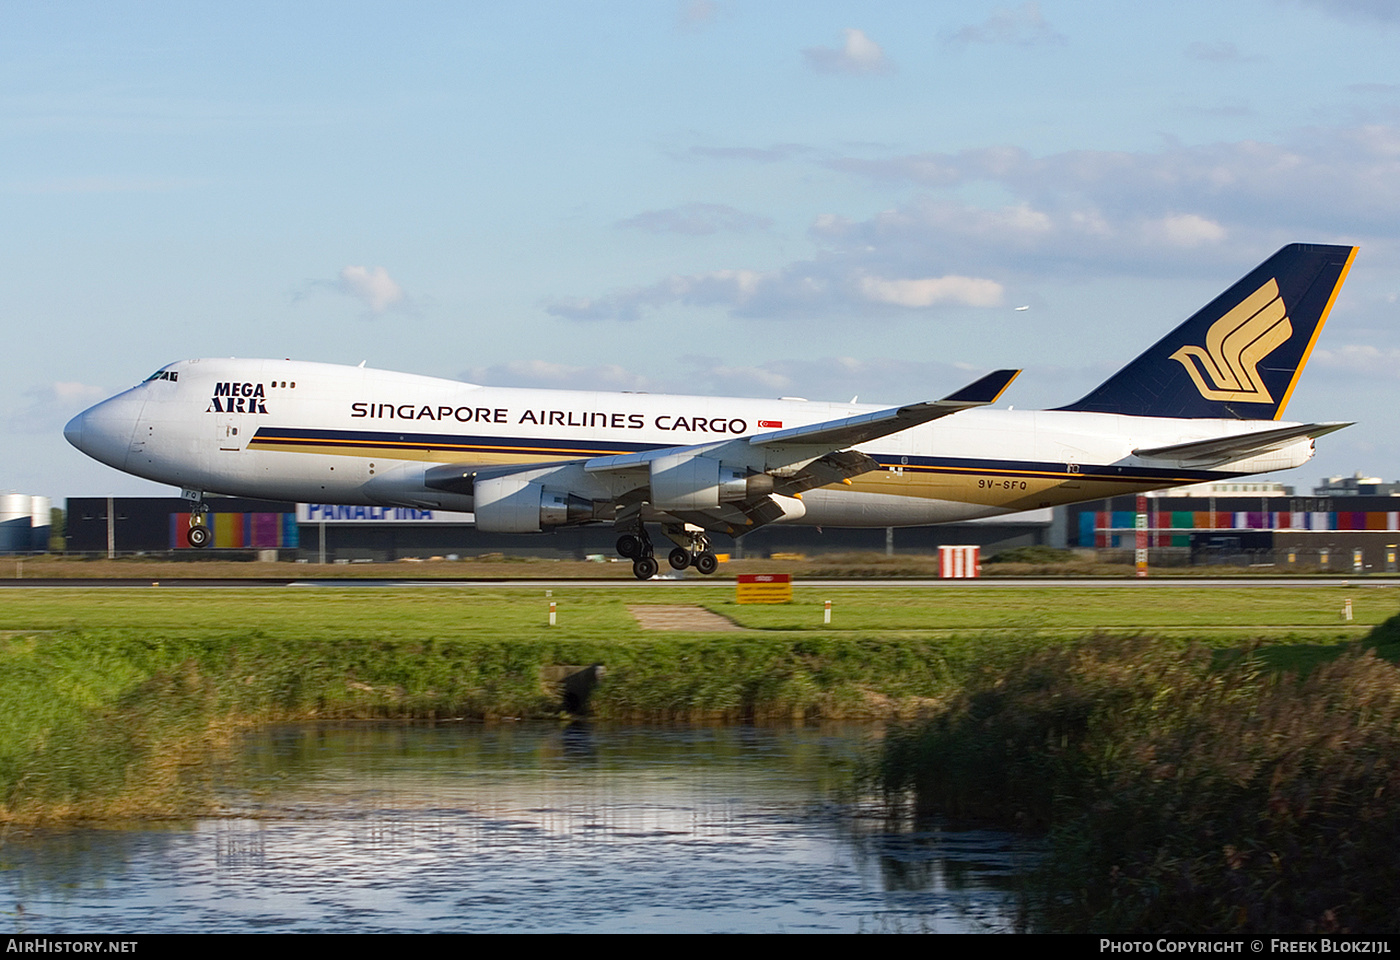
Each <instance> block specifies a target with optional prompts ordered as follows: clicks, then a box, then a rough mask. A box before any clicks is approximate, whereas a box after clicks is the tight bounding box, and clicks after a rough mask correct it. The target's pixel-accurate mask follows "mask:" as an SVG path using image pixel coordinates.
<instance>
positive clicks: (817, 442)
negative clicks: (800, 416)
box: [584, 370, 1021, 489]
mask: <svg viewBox="0 0 1400 960" xmlns="http://www.w3.org/2000/svg"><path fill="white" fill-rule="evenodd" d="M1020 372H1021V371H1020V370H997V371H994V372H992V373H989V374H987V375H986V376H985V377H982V378H981V379H979V380H977V381H975V382H973V383H970V384H968V385H967V386H965V387H963V388H962V389H961V390H957V391H955V392H953V393H950V394H949V395H948V396H946V397H944V398H943V399H942V400H931V401H926V402H924V403H913V404H909V405H907V406H903V407H890V408H888V409H886V410H877V411H875V412H874V413H866V414H861V415H860V416H856V417H844V418H842V419H840V420H826V421H824V422H822V423H813V424H809V425H807V426H805V427H792V428H790V429H787V430H773V431H770V432H768V433H756V434H754V435H752V436H750V437H745V438H743V439H740V440H729V441H722V442H720V443H707V444H699V445H697V446H694V447H665V448H663V449H660V450H645V451H642V452H640V453H627V454H620V455H617V456H611V457H594V458H593V459H591V460H589V461H588V462H587V463H585V464H584V469H585V470H587V471H588V472H589V473H598V472H603V471H613V470H630V469H638V468H642V467H647V466H648V465H649V464H650V463H652V461H654V460H660V459H663V458H668V457H673V456H675V455H676V454H678V453H683V452H693V453H695V454H696V455H704V454H707V453H717V452H718V451H719V448H720V447H726V446H732V445H735V444H747V445H749V446H753V447H768V448H794V452H793V458H794V459H793V462H797V461H800V460H811V459H814V458H817V457H821V456H822V454H823V453H824V452H831V453H835V452H837V451H840V450H844V449H845V448H847V447H853V446H855V445H856V444H858V443H865V442H867V441H870V440H878V439H879V438H880V437H886V436H889V435H890V434H892V433H899V432H900V431H901V430H908V429H909V428H910V427H916V426H918V425H919V424H921V423H928V422H929V421H930V420H937V419H938V418H939V417H946V416H948V415H949V414H953V413H957V412H958V411H960V410H966V409H968V408H970V407H981V406H986V405H987V404H989V403H995V402H996V401H997V398H998V397H1000V396H1001V395H1002V393H1003V392H1004V391H1005V390H1006V388H1007V387H1008V386H1010V384H1011V381H1012V380H1015V379H1016V377H1017V376H1018V375H1019V374H1020ZM813 448H819V449H816V450H815V451H814V450H813ZM774 453H776V451H775V452H774ZM777 457H778V458H781V454H777ZM767 459H768V460H769V461H770V462H771V461H772V460H774V459H775V456H774V455H773V454H770V455H768V457H767ZM864 459H865V460H866V461H869V463H870V466H868V467H867V469H871V470H873V469H875V466H877V465H876V464H875V461H873V460H871V459H870V458H869V457H865V458H864ZM860 472H865V471H864V470H862V471H860ZM854 475H855V474H846V476H854ZM834 479H840V478H839V477H838V478H834ZM827 482H831V481H827ZM809 489H810V488H809Z"/></svg>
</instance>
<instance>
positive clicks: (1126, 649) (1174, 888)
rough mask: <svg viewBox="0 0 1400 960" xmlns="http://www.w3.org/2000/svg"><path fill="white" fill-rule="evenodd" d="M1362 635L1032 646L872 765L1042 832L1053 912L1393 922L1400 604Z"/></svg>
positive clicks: (1149, 921)
mask: <svg viewBox="0 0 1400 960" xmlns="http://www.w3.org/2000/svg"><path fill="white" fill-rule="evenodd" d="M1370 642H1371V643H1373V644H1375V650H1374V652H1373V651H1369V650H1368V651H1362V650H1360V649H1357V648H1353V649H1351V650H1349V651H1348V652H1346V653H1345V654H1344V655H1342V656H1341V657H1340V658H1337V659H1332V660H1327V661H1324V660H1323V659H1322V658H1310V659H1312V661H1313V662H1312V663H1311V669H1308V670H1306V671H1292V670H1290V671H1284V672H1280V671H1277V670H1274V669H1270V668H1269V667H1268V666H1267V665H1266V662H1265V660H1264V658H1262V657H1261V656H1259V655H1258V654H1259V652H1261V651H1258V650H1250V651H1247V652H1239V651H1221V650H1216V651H1210V650H1208V649H1207V648H1205V647H1203V646H1195V647H1193V648H1191V649H1190V650H1189V651H1187V653H1186V655H1185V656H1183V655H1182V652H1181V651H1179V650H1172V649H1170V648H1167V647H1164V646H1163V645H1162V644H1160V643H1159V642H1156V641H1152V640H1146V639H1142V638H1138V639H1133V640H1129V641H1126V642H1125V641H1122V640H1111V639H1107V638H1102V637H1100V638H1090V639H1086V640H1081V641H1079V642H1076V643H1072V644H1065V645H1058V646H1051V647H1042V648H1039V649H1035V650H1026V651H1022V652H1021V653H1020V654H1019V655H1018V656H1017V657H1016V658H1015V659H1014V660H1013V661H1012V662H1010V663H1009V664H1003V665H1001V666H999V667H998V669H996V670H994V671H985V670H984V671H979V673H980V675H979V676H975V677H971V678H969V680H968V682H967V683H966V685H965V686H964V688H963V690H962V691H961V692H960V693H959V694H958V695H957V696H956V697H954V698H952V699H951V700H950V701H949V702H948V703H946V704H945V705H944V706H943V708H942V709H941V710H940V711H939V712H938V714H937V715H936V716H934V717H933V718H931V719H928V720H925V721H921V722H919V723H915V724H912V725H907V726H904V727H902V728H899V729H897V730H895V731H894V732H892V733H891V735H890V736H888V737H887V738H886V739H885V742H884V746H883V755H882V757H881V761H880V767H879V770H878V774H877V779H878V780H879V781H880V782H881V784H882V785H883V787H884V788H885V790H886V792H887V795H888V796H890V797H891V799H892V800H894V801H896V803H897V804H902V803H903V802H907V801H909V800H912V801H913V803H914V805H915V807H916V809H917V810H918V811H919V812H921V813H925V814H927V813H935V812H936V813H939V814H943V815H945V816H949V817H952V818H953V819H955V820H960V821H976V822H980V823H988V822H990V823H994V824H998V825H1002V826H1009V827H1016V828H1021V829H1031V830H1044V831H1048V833H1049V837H1050V841H1051V850H1050V855H1049V856H1048V857H1047V859H1046V861H1045V865H1044V867H1043V868H1042V869H1041V870H1040V871H1039V872H1038V874H1037V875H1036V876H1035V877H1034V878H1033V880H1032V884H1031V889H1030V892H1029V899H1030V907H1031V913H1032V916H1033V917H1034V922H1035V923H1036V924H1037V925H1038V926H1039V927H1040V928H1041V929H1045V930H1051V931H1056V932H1086V933H1096V934H1140V933H1147V932H1150V933H1152V934H1153V935H1171V934H1181V935H1197V936H1199V935H1202V934H1216V935H1224V934H1252V935H1255V936H1262V935H1264V934H1266V933H1267V934H1270V935H1274V936H1281V935H1289V934H1318V933H1338V932H1341V933H1352V934H1365V935H1373V934H1393V933H1395V932H1396V931H1397V929H1400V860H1397V858H1396V856H1395V850H1396V847H1397V844H1400V670H1398V669H1397V668H1396V666H1395V665H1394V662H1393V661H1395V660H1396V659H1400V616H1397V617H1393V618H1391V619H1390V620H1389V621H1387V622H1386V623H1385V624H1383V625H1382V626H1380V627H1378V628H1377V629H1376V631H1375V632H1374V633H1373V634H1372V636H1371V638H1370ZM1376 654H1379V655H1380V656H1377V655H1376ZM1387 661H1391V662H1387ZM1304 663H1305V664H1306V661H1304Z"/></svg>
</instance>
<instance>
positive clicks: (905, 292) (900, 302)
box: [860, 275, 1003, 307]
mask: <svg viewBox="0 0 1400 960" xmlns="http://www.w3.org/2000/svg"><path fill="white" fill-rule="evenodd" d="M860 291H861V293H863V294H864V295H865V296H866V298H867V299H869V300H871V301H874V302H876V303H889V304H893V305H894V306H897V307H931V306H933V305H934V304H938V303H961V304H964V305H966V306H969V307H995V306H997V305H999V304H1000V303H1001V301H1002V292H1003V291H1002V286H1001V284H999V283H997V282H996V281H994V280H982V279H979V278H977V277H959V276H951V275H950V276H946V277H925V278H923V279H920V280H882V279H880V278H879V277H861V279H860Z"/></svg>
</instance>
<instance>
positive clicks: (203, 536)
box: [189, 526, 209, 547]
mask: <svg viewBox="0 0 1400 960" xmlns="http://www.w3.org/2000/svg"><path fill="white" fill-rule="evenodd" d="M189 540H190V546H192V547H207V546H209V528H208V527H205V526H199V527H190V532H189Z"/></svg>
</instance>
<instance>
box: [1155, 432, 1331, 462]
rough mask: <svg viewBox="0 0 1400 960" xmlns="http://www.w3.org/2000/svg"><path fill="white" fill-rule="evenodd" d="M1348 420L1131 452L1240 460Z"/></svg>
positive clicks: (1160, 457)
mask: <svg viewBox="0 0 1400 960" xmlns="http://www.w3.org/2000/svg"><path fill="white" fill-rule="evenodd" d="M1351 425H1352V424H1351V423H1303V424H1298V425H1296V426H1292V427H1279V428H1278V429H1276V430H1258V431H1255V432H1254V433H1237V434H1235V435H1234V436H1229V437H1219V438H1216V439H1211V440H1192V441H1189V442H1187V443H1174V444H1172V445H1170V446H1166V447H1152V448H1150V449H1142V448H1139V449H1137V450H1134V451H1133V456H1135V457H1141V458H1142V459H1144V460H1194V461H1210V462H1214V463H1226V462H1228V461H1231V460H1243V459H1244V458H1246V457H1253V456H1257V455H1259V454H1261V453H1268V452H1269V451H1270V450H1277V449H1278V448H1279V447H1286V446H1288V445H1289V444H1290V443H1293V442H1295V441H1297V440H1301V439H1303V438H1304V437H1310V438H1314V439H1315V438H1317V437H1321V436H1324V435H1325V434H1329V433H1332V432H1334V431H1336V430H1341V429H1342V428H1343V427H1349V426H1351Z"/></svg>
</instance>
